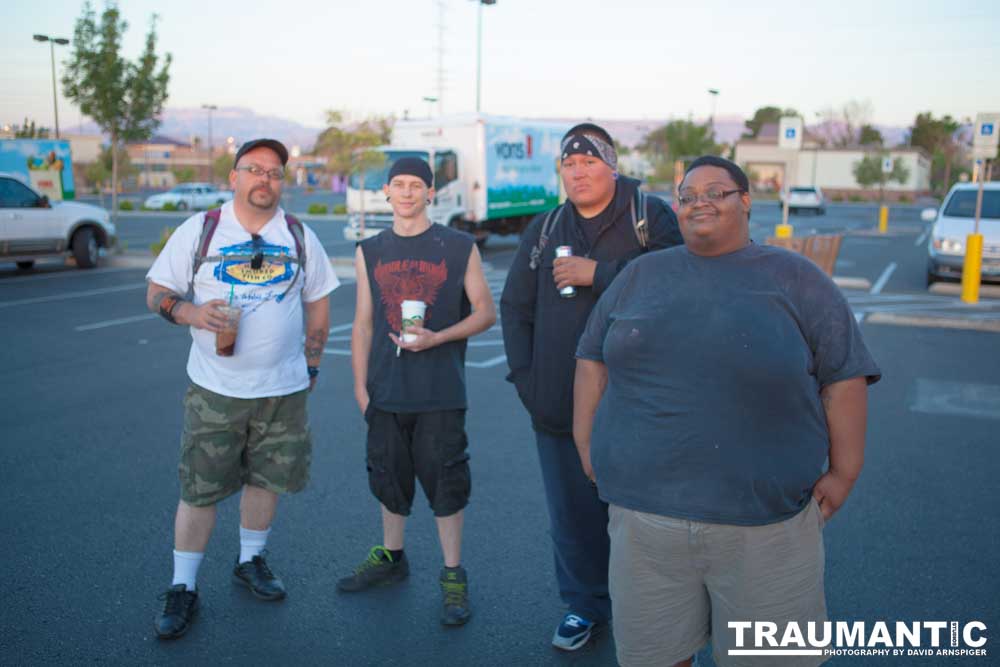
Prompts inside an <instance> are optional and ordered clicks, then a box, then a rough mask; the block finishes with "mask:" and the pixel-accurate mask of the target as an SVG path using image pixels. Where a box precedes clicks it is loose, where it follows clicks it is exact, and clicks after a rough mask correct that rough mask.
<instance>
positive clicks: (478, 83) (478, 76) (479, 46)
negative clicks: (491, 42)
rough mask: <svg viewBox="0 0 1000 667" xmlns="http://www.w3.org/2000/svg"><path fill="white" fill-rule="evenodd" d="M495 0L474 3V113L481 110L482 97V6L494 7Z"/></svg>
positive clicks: (482, 0) (480, 0)
mask: <svg viewBox="0 0 1000 667" xmlns="http://www.w3.org/2000/svg"><path fill="white" fill-rule="evenodd" d="M495 4H497V0H479V1H478V2H477V3H476V14H477V16H476V23H477V25H476V113H479V111H480V109H481V108H482V97H483V5H495Z"/></svg>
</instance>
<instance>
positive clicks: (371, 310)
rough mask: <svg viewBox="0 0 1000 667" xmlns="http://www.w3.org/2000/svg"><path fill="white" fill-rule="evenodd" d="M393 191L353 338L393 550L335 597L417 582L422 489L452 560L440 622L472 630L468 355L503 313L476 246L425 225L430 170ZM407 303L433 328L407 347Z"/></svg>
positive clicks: (400, 166) (407, 174) (365, 262)
mask: <svg viewBox="0 0 1000 667" xmlns="http://www.w3.org/2000/svg"><path fill="white" fill-rule="evenodd" d="M383 190H384V192H385V195H386V198H387V200H388V202H389V203H390V204H391V205H392V210H393V222H392V229H388V230H386V231H384V232H382V233H381V234H379V235H378V236H375V237H373V238H370V239H368V240H366V241H363V242H362V243H360V244H359V245H358V249H357V253H356V254H355V268H356V270H357V280H358V296H357V306H356V311H355V316H354V327H353V330H352V333H351V367H352V369H353V371H354V396H355V398H356V399H357V401H358V407H359V409H360V410H361V413H362V414H363V415H364V417H365V420H366V421H367V423H368V440H367V466H368V481H369V486H370V487H371V491H372V493H373V494H374V495H375V497H376V498H377V499H378V500H379V502H380V503H381V507H382V539H383V541H382V544H381V545H378V546H375V547H373V548H372V549H371V550H370V552H369V554H368V557H367V558H366V559H365V560H364V561H363V562H362V563H361V564H360V565H359V566H358V567H357V569H356V570H355V571H354V574H352V575H351V576H348V577H344V578H343V579H341V580H340V581H339V582H338V583H337V588H338V589H339V590H341V591H343V592H356V591H362V590H366V589H368V588H370V587H372V586H375V585H383V584H391V583H395V582H398V581H402V580H403V579H405V578H406V577H407V576H408V575H409V563H408V561H407V559H406V554H405V553H404V551H403V531H404V527H405V524H406V517H407V516H408V515H409V513H410V508H411V506H412V504H413V496H414V491H415V484H414V482H415V479H419V480H420V485H421V486H422V487H423V489H424V493H425V494H426V496H427V500H428V502H429V503H430V505H431V509H432V510H433V511H434V517H435V519H436V521H437V528H438V537H439V538H440V541H441V550H442V552H443V554H444V568H443V569H442V570H441V577H440V581H441V590H442V594H443V598H444V599H443V606H442V610H441V622H442V623H443V624H445V625H462V624H464V623H465V622H466V621H468V619H469V616H470V613H471V611H470V607H469V599H468V578H467V575H466V572H465V569H464V568H463V567H462V565H461V551H462V519H463V512H462V510H463V509H464V508H465V506H466V504H467V503H468V500H469V493H470V490H471V481H470V474H469V463H468V459H469V455H468V453H467V452H466V448H467V446H468V440H467V438H466V435H465V410H466V406H467V402H466V393H465V348H466V340H467V339H468V338H469V337H470V336H474V335H476V334H478V333H480V332H482V331H485V330H486V329H488V328H490V327H491V326H493V323H494V322H496V309H495V307H494V305H493V297H492V295H491V294H490V289H489V286H488V285H487V284H486V278H485V276H484V275H483V266H482V260H481V259H480V256H479V251H478V250H477V249H476V245H475V240H474V239H473V238H472V236H470V235H469V234H466V233H464V232H459V231H456V230H453V229H450V228H448V227H444V226H442V225H438V224H433V223H432V222H431V221H430V220H429V219H428V217H427V204H428V203H430V201H431V200H432V199H433V197H434V188H433V174H432V172H431V169H430V166H429V165H428V164H427V162H426V161H424V160H421V159H419V158H415V157H410V158H401V159H399V160H397V161H396V162H395V163H394V164H393V166H392V167H391V169H390V170H389V178H388V182H387V184H386V185H385V186H384V188H383ZM403 301H422V302H423V303H424V304H425V305H426V312H425V314H424V320H423V326H407V328H406V333H407V338H408V339H411V340H409V342H407V341H406V340H404V339H403V338H402V337H401V329H402V312H401V310H402V302H403Z"/></svg>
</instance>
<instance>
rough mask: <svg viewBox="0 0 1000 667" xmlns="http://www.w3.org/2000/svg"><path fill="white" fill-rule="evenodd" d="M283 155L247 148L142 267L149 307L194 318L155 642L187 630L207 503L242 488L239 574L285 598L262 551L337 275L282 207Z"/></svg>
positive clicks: (297, 482)
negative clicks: (225, 333)
mask: <svg viewBox="0 0 1000 667" xmlns="http://www.w3.org/2000/svg"><path fill="white" fill-rule="evenodd" d="M287 162H288V151H287V150H286V149H285V147H284V146H283V145H282V144H281V143H280V142H278V141H275V140H273V139H257V140H254V141H250V142H247V143H245V144H243V146H241V147H240V150H239V151H238V152H237V153H236V160H235V162H234V165H233V170H232V171H231V172H230V174H229V183H230V186H231V187H232V189H233V201H232V202H231V203H227V204H225V205H224V206H222V208H221V209H220V210H216V211H209V212H206V213H198V214H196V215H193V216H191V217H190V218H188V219H187V220H186V221H185V222H184V224H182V225H181V226H180V227H178V228H177V230H176V231H175V232H174V233H173V235H172V236H171V237H170V240H169V241H167V244H166V246H165V247H164V249H163V252H161V253H160V255H159V257H157V259H156V262H155V263H154V264H153V267H152V268H151V269H150V270H149V273H148V274H147V275H146V279H147V281H148V282H149V288H148V290H147V293H146V303H147V305H148V306H149V308H150V310H152V311H153V312H155V313H158V314H160V315H161V316H163V318H164V319H166V320H167V321H168V322H170V323H172V324H178V325H186V326H189V327H190V329H191V338H192V344H191V353H190V355H189V356H188V363H187V372H188V376H189V377H190V379H191V385H190V387H189V388H188V390H187V393H186V395H185V397H184V432H183V435H182V437H181V453H180V466H179V473H180V481H181V499H180V502H179V503H178V506H177V516H176V519H175V522H174V578H173V583H172V584H171V587H170V588H169V589H168V590H167V591H166V592H165V593H164V594H163V595H162V596H161V597H162V598H163V599H164V600H165V604H164V608H163V611H162V613H161V614H160V615H159V616H158V617H157V618H156V621H155V628H156V634H157V636H159V637H160V638H161V639H173V638H176V637H180V636H181V635H182V634H184V633H185V632H186V631H187V629H188V628H189V627H190V625H191V622H192V620H193V618H194V615H195V612H196V611H197V608H198V593H197V587H196V578H197V573H198V567H199V566H200V565H201V561H202V559H203V557H204V553H205V547H206V545H207V544H208V539H209V536H210V535H211V533H212V528H213V527H214V525H215V505H216V503H218V502H219V501H220V500H222V499H224V498H227V497H229V496H230V495H232V494H234V493H236V492H237V491H240V490H241V489H242V491H243V493H242V496H241V498H240V555H239V558H238V559H237V561H236V566H235V569H234V570H233V576H234V579H235V581H237V582H238V583H240V584H242V585H244V586H246V587H247V588H249V589H250V592H251V593H253V594H254V595H255V596H256V597H258V598H260V599H263V600H281V599H283V598H284V597H285V588H284V585H283V584H282V582H281V580H280V579H278V578H277V577H276V576H275V575H274V573H273V572H272V571H271V569H270V567H269V566H268V564H267V562H266V561H265V560H264V547H265V545H266V543H267V536H268V533H269V532H270V529H271V521H272V519H273V518H274V513H275V509H276V508H277V504H278V494H279V493H295V492H297V491H300V490H302V488H304V487H305V484H306V482H307V480H308V478H309V462H310V456H311V451H312V443H311V439H310V435H309V426H308V422H307V417H306V396H307V394H308V392H309V391H311V390H312V388H313V386H314V385H315V383H316V378H317V376H318V374H319V364H320V360H321V359H322V356H323V349H324V346H325V344H326V339H327V335H328V333H329V329H330V304H329V294H330V292H332V291H333V290H334V289H336V287H337V286H338V285H339V281H338V280H337V277H336V276H335V275H334V273H333V270H332V268H331V266H330V262H329V260H328V258H327V256H326V252H325V251H324V249H323V246H322V245H321V244H320V242H319V239H317V238H316V235H315V234H314V233H313V232H312V230H310V229H307V228H305V227H304V226H303V225H302V224H301V223H300V222H299V221H298V220H296V219H295V218H292V217H291V216H286V215H285V213H284V211H282V209H281V208H279V206H278V203H279V202H280V198H281V189H282V181H283V179H284V176H285V165H286V163H287ZM226 305H232V306H236V307H238V308H239V309H240V311H241V313H240V319H239V326H238V329H237V334H236V342H235V345H234V346H232V347H229V346H228V345H227V342H228V341H224V342H223V345H222V347H221V349H222V351H223V353H227V354H228V355H231V356H221V355H220V354H218V353H217V352H216V349H217V345H216V334H217V333H218V332H219V331H222V330H223V329H225V328H226V323H227V319H226V316H225V312H224V310H223V309H220V307H222V306H226ZM303 336H304V337H305V346H304V354H303ZM227 347H229V349H228V350H227V349H225V348H227Z"/></svg>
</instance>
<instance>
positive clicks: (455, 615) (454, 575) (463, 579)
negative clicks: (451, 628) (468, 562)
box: [441, 565, 472, 625]
mask: <svg viewBox="0 0 1000 667" xmlns="http://www.w3.org/2000/svg"><path fill="white" fill-rule="evenodd" d="M441 593H442V595H443V596H444V603H443V605H442V606H441V623H443V624H444V625H465V624H466V623H467V622H468V620H469V617H470V616H472V610H471V609H469V578H468V576H467V575H466V574H465V568H464V567H462V566H461V565H459V566H458V567H445V568H441Z"/></svg>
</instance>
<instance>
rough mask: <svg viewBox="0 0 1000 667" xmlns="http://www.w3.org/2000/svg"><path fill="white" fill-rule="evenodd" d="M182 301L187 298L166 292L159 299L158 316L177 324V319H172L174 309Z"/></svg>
mask: <svg viewBox="0 0 1000 667" xmlns="http://www.w3.org/2000/svg"><path fill="white" fill-rule="evenodd" d="M183 301H187V299H185V298H183V297H180V296H177V295H176V294H172V293H170V294H166V295H165V296H164V297H163V298H162V299H161V300H160V307H159V308H158V311H159V313H160V317H162V318H163V319H165V320H166V321H167V322H170V323H171V324H177V320H176V319H174V310H176V309H177V306H179V305H181V303H182V302H183Z"/></svg>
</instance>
